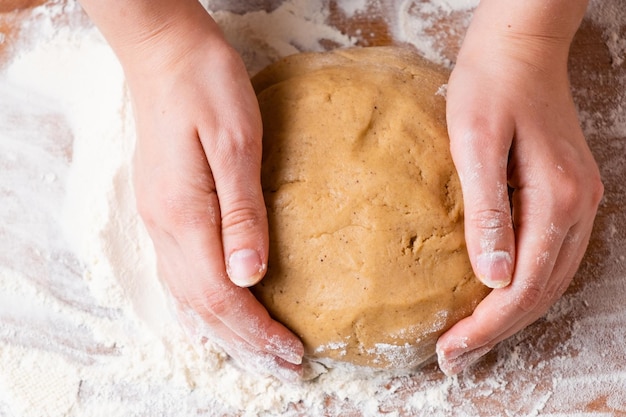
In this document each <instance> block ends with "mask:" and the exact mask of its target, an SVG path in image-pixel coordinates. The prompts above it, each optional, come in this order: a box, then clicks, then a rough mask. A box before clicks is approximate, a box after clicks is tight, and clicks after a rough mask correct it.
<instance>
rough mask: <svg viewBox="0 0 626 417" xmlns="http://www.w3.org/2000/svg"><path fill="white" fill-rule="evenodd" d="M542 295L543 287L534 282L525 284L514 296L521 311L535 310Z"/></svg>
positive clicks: (529, 311)
mask: <svg viewBox="0 0 626 417" xmlns="http://www.w3.org/2000/svg"><path fill="white" fill-rule="evenodd" d="M543 297H544V288H543V286H541V285H538V284H536V283H531V284H527V285H525V286H524V287H523V289H522V291H521V292H520V293H519V294H518V296H517V297H516V300H515V303H516V305H517V307H518V308H519V309H520V310H521V311H522V312H523V313H531V312H534V311H535V310H537V308H538V307H539V306H540V304H541V301H542V300H543Z"/></svg>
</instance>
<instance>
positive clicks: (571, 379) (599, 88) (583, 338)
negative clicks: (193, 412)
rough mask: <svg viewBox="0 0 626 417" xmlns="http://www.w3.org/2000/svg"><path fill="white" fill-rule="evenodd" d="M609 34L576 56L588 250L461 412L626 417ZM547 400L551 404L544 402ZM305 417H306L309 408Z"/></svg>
mask: <svg viewBox="0 0 626 417" xmlns="http://www.w3.org/2000/svg"><path fill="white" fill-rule="evenodd" d="M337 1H338V0H331V1H330V3H329V6H328V7H329V8H330V11H331V13H330V19H329V23H331V24H333V25H334V26H336V27H338V28H341V29H342V31H343V32H344V33H348V34H351V35H353V36H354V37H355V38H356V39H357V40H358V42H357V43H358V44H360V45H363V46H370V45H386V44H390V43H394V42H396V40H394V38H393V34H392V30H390V24H391V23H390V22H391V20H390V18H389V17H388V14H389V13H391V12H392V11H393V7H392V6H390V4H391V3H390V2H386V1H379V2H373V3H372V5H370V7H369V10H367V12H366V13H356V14H354V15H352V16H347V15H346V14H345V13H344V12H343V11H342V9H341V8H340V7H338V5H337ZM37 3H42V1H26V0H23V1H19V0H11V1H8V2H7V1H6V0H3V1H2V3H0V12H1V13H2V14H0V31H1V32H3V33H4V34H5V37H4V42H2V43H0V58H1V59H4V60H6V59H9V58H10V56H12V55H13V54H14V53H16V52H17V51H19V49H20V48H22V47H25V45H27V44H28V42H29V39H27V38H24V37H23V36H22V35H23V34H22V32H21V31H20V30H18V29H17V28H18V22H20V21H21V20H22V19H27V18H28V17H29V7H30V6H33V5H36V4H37ZM270 3H271V2H270ZM224 4H227V2H224ZM224 7H226V6H224ZM625 7H626V5H625ZM466 17H467V16H464V15H457V14H454V13H453V14H451V15H446V16H445V17H444V18H442V20H441V22H440V26H439V27H440V28H444V29H445V28H450V30H449V31H446V30H440V31H439V32H438V33H433V36H434V37H436V38H437V41H438V42H439V43H440V44H441V47H442V49H443V50H444V54H445V56H446V57H448V58H449V59H450V60H451V61H453V60H454V56H455V55H456V52H457V51H458V48H459V45H460V41H461V38H462V34H463V28H464V25H465V22H466V19H465V18H466ZM452 33H455V34H454V35H452ZM625 33H626V22H624V25H622V27H621V34H622V36H624V35H625ZM363 34H367V36H365V35H363ZM372 34H373V35H372ZM446 34H448V36H446ZM604 36H605V35H604V28H602V27H599V26H597V25H595V24H594V23H592V21H591V20H590V19H586V20H585V21H584V23H583V25H582V27H581V29H580V31H579V33H578V34H577V36H576V38H575V41H574V44H573V46H572V52H571V60H570V68H571V80H572V84H573V90H574V96H575V99H576V103H577V105H578V107H579V110H580V111H581V115H585V117H584V118H583V119H584V121H585V123H587V126H585V131H586V134H587V138H588V141H589V144H590V147H591V149H592V152H593V153H594V155H595V157H596V159H597V161H598V163H599V165H600V167H601V171H602V175H603V181H604V184H605V189H606V191H605V198H604V200H603V203H602V205H601V207H600V211H599V213H598V217H597V220H596V225H595V228H594V233H593V236H592V238H591V243H590V246H589V250H588V253H587V255H586V256H585V259H584V261H583V264H582V265H581V268H580V270H579V272H578V274H577V275H576V277H575V279H574V282H573V284H572V286H571V288H570V289H569V290H568V292H567V294H566V295H565V297H564V300H563V301H562V302H561V303H560V306H559V307H558V308H557V310H555V311H554V312H552V313H551V314H549V315H548V316H547V317H546V318H544V319H541V320H539V321H538V322H537V323H535V324H534V325H533V326H531V327H529V328H528V329H526V330H525V331H524V332H522V334H520V335H517V336H516V337H514V338H512V339H511V340H509V341H507V342H505V343H503V344H502V345H500V346H498V347H497V348H496V349H495V350H494V351H493V352H491V353H490V354H488V355H487V356H486V357H485V358H484V359H483V360H482V361H480V362H479V363H478V364H477V365H476V366H475V367H474V368H472V370H471V371H470V372H468V373H467V374H465V375H463V376H461V377H459V380H458V381H457V382H456V383H455V384H454V385H453V386H451V387H450V389H449V390H448V392H447V401H448V402H449V403H450V404H453V405H454V406H455V407H458V409H459V410H469V411H468V413H470V414H471V413H472V412H473V413H474V414H475V415H505V413H507V412H508V413H510V414H511V415H531V414H532V415H587V414H589V415H626V403H625V402H624V399H623V398H624V397H626V381H623V383H621V382H620V381H621V380H620V378H621V377H620V375H626V359H625V354H624V352H626V350H625V349H626V348H625V346H626V337H625V332H626V330H625V326H626V313H621V311H622V310H626V300H624V298H623V296H624V293H625V292H624V290H623V287H624V286H625V285H626V268H624V265H622V264H621V262H622V261H623V257H621V256H622V255H624V254H623V250H624V249H626V244H625V243H626V210H625V209H624V204H625V200H626V185H625V182H624V178H626V168H625V166H626V164H624V160H625V159H626V154H625V151H624V144H626V124H625V126H624V127H621V126H616V125H618V124H619V123H617V122H616V120H617V121H618V122H621V121H623V120H626V116H624V117H623V118H622V119H619V118H618V117H617V116H615V114H616V112H620V111H621V112H623V113H626V98H625V96H626V92H625V90H624V89H625V85H624V80H626V64H623V63H622V64H621V65H613V61H612V56H611V54H610V52H609V50H608V48H607V45H606V39H605V38H604ZM326 46H327V47H329V48H331V47H333V46H334V45H332V43H329V44H328V45H326ZM594 115H595V116H594ZM620 257H621V258H620ZM607 317H608V319H607ZM60 343H62V342H60ZM598 347H603V350H601V351H600V350H599V349H598ZM594 349H595V350H594ZM88 356H89V355H87V357H88ZM82 358H83V359H82V360H88V359H85V357H82ZM444 380H445V377H444V376H443V375H442V374H441V373H440V372H439V371H438V369H437V367H436V365H434V364H432V365H429V366H426V367H425V369H423V370H422V371H421V372H420V373H418V374H416V375H415V376H413V377H404V378H403V379H402V380H401V381H400V382H401V388H400V389H398V391H397V395H395V396H394V397H393V398H391V399H388V400H386V402H385V403H383V404H381V406H380V413H381V415H383V414H386V413H392V412H399V414H400V415H404V414H403V412H402V402H403V401H404V400H406V398H409V397H411V395H413V394H415V393H416V392H419V391H420V390H421V389H423V387H424V386H425V384H429V385H430V386H432V384H437V383H443V382H444ZM396 382H397V381H396ZM390 384H391V382H390ZM516 391H517V392H516ZM566 392H570V393H569V394H566ZM572 392H580V395H573V394H572ZM94 395H95V394H94ZM544 399H545V404H544V403H541V401H544ZM539 403H541V404H542V405H541V406H538V405H537V404H539ZM294 407H295V409H297V406H294ZM327 409H328V413H327V414H328V415H342V416H359V415H360V411H359V410H358V409H355V408H354V406H353V405H352V404H351V403H350V400H349V399H343V398H342V399H340V398H336V397H333V396H332V395H329V397H328V404H327ZM0 411H1V408H0ZM559 413H561V414H559ZM0 414H1V413H0ZM450 414H451V415H452V414H453V413H452V412H451V413H450ZM302 415H306V411H305V410H303V411H302ZM425 415H428V414H425ZM455 415H457V414H455ZM459 415H460V414H459Z"/></svg>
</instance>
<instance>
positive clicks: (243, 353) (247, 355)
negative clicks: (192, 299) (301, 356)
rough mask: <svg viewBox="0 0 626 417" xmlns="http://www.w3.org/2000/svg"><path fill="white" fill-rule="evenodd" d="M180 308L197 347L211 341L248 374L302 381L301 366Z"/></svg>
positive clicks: (188, 331) (219, 323)
mask: <svg viewBox="0 0 626 417" xmlns="http://www.w3.org/2000/svg"><path fill="white" fill-rule="evenodd" d="M179 307H180V309H179V320H180V321H181V322H182V323H185V326H186V330H187V335H188V336H189V338H190V339H191V341H192V342H193V344H194V346H196V345H200V344H203V343H205V342H206V341H207V340H210V341H211V342H212V343H215V344H216V345H217V346H219V347H220V348H221V349H222V350H224V351H225V352H226V353H227V354H228V355H229V356H230V357H232V358H233V359H234V360H235V362H236V363H237V365H238V366H239V367H241V368H242V369H244V370H251V371H253V372H256V373H257V374H260V375H263V376H266V375H272V376H275V377H277V378H279V379H280V380H282V381H286V382H291V383H295V382H299V381H301V380H302V372H303V368H302V366H301V365H294V364H292V363H289V362H287V361H285V360H284V359H281V358H279V357H276V356H274V355H271V354H269V353H267V352H263V351H260V350H258V349H254V348H253V347H252V346H250V345H249V344H248V343H247V342H246V341H244V340H243V339H241V338H240V337H239V336H237V335H236V334H234V333H233V332H232V331H231V330H230V329H229V328H228V327H226V326H225V325H224V324H223V323H222V322H221V321H220V320H218V319H215V320H212V321H210V322H209V321H207V320H205V319H201V318H200V316H199V315H198V314H197V313H196V312H195V311H194V310H192V309H191V308H190V307H188V306H184V305H179Z"/></svg>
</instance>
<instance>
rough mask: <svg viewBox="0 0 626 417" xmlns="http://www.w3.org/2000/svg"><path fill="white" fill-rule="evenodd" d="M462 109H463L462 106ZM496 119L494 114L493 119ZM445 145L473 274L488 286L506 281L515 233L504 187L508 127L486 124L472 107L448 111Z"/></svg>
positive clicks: (509, 273)
mask: <svg viewBox="0 0 626 417" xmlns="http://www.w3.org/2000/svg"><path fill="white" fill-rule="evenodd" d="M465 110H467V109H465ZM495 119H497V118H494V120H495ZM448 120H450V121H451V124H450V125H449V129H448V130H449V133H450V149H451V152H452V158H453V160H454V163H455V166H456V168H457V171H458V173H459V178H460V180H461V187H462V190H463V201H464V206H465V236H466V242H467V251H468V254H469V257H470V260H471V263H472V267H473V269H474V272H475V273H476V275H477V277H478V278H479V279H480V280H481V281H482V282H483V283H484V284H485V285H487V286H488V287H491V288H502V287H505V286H507V285H508V284H509V283H510V282H511V278H512V276H513V267H514V262H515V235H514V232H513V222H512V219H511V208H510V203H509V196H508V186H507V162H508V154H509V149H510V146H511V141H510V139H509V140H503V138H512V137H513V134H514V132H513V129H512V127H511V126H508V125H503V126H491V125H489V123H490V122H489V121H487V120H486V119H484V118H482V116H479V115H475V114H474V113H473V112H471V111H465V112H458V111H456V110H455V109H454V107H452V108H449V110H448Z"/></svg>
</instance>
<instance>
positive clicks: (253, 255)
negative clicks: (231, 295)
mask: <svg viewBox="0 0 626 417" xmlns="http://www.w3.org/2000/svg"><path fill="white" fill-rule="evenodd" d="M265 269H266V265H265V264H264V263H262V262H261V258H260V257H259V254H258V253H257V251H255V250H252V249H241V250H238V251H236V252H233V253H232V254H231V255H230V258H228V268H227V272H228V276H229V277H230V280H231V281H232V282H233V283H235V285H238V286H240V287H250V286H252V285H254V284H256V283H257V282H259V280H260V279H261V278H262V277H263V273H264V272H265Z"/></svg>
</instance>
